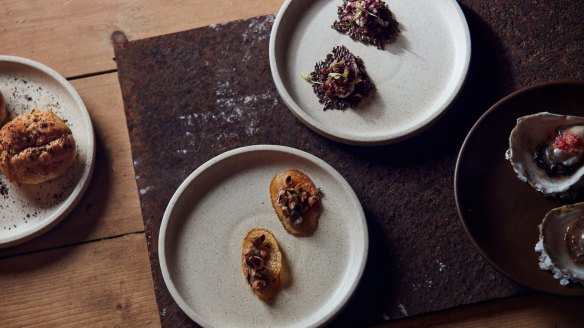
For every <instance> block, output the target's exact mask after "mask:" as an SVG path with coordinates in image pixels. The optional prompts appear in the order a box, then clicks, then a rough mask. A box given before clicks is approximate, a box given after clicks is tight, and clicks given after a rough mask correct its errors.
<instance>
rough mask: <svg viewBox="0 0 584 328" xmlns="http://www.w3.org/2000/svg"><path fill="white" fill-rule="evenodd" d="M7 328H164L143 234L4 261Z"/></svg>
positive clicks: (0, 277)
mask: <svg viewBox="0 0 584 328" xmlns="http://www.w3.org/2000/svg"><path fill="white" fill-rule="evenodd" d="M0 290H1V291H2V297H0V323H1V324H0V325H1V326H2V327H41V326H42V327H90V326H91V327H159V326H160V321H159V319H158V310H157V306H156V300H155V296H154V289H153V285H152V277H151V275H150V264H149V262H148V255H147V252H146V242H145V240H144V235H143V234H133V235H128V236H125V237H120V238H114V239H109V240H104V241H99V242H92V243H88V244H84V245H79V246H75V247H66V248H61V249H57V250H52V251H46V252H40V253H35V254H29V255H23V256H17V257H13V258H8V259H3V260H0Z"/></svg>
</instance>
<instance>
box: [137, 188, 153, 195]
mask: <svg viewBox="0 0 584 328" xmlns="http://www.w3.org/2000/svg"><path fill="white" fill-rule="evenodd" d="M150 190H152V187H150V186H148V187H145V188H142V189H140V195H146V194H147V193H148V192H149V191H150Z"/></svg>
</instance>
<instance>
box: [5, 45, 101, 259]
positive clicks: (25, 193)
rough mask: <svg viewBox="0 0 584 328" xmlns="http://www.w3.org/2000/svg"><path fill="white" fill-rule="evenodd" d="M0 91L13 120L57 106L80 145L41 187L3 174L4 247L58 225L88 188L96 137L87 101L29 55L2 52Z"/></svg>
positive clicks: (57, 110)
mask: <svg viewBox="0 0 584 328" xmlns="http://www.w3.org/2000/svg"><path fill="white" fill-rule="evenodd" d="M0 92H2V95H3V96H4V100H5V101H6V105H7V108H8V111H9V115H10V118H11V119H12V118H14V117H15V116H17V115H19V114H21V113H23V112H26V111H30V110H32V109H34V108H38V109H43V110H46V109H49V108H50V109H52V110H53V111H54V112H55V113H56V114H57V115H58V116H59V117H61V118H62V119H64V120H66V122H67V125H68V126H69V128H70V129H71V131H72V132H73V137H74V138H75V142H76V144H77V157H76V159H75V162H74V163H73V165H72V167H71V168H70V169H69V171H67V173H66V174H65V175H63V176H61V177H59V178H57V179H54V180H51V181H48V182H45V183H42V184H38V185H20V186H19V185H16V184H12V183H10V182H8V179H6V177H5V176H4V175H1V174H0V248H3V247H9V246H13V245H16V244H19V243H22V242H24V241H27V240H29V239H31V238H34V237H36V236H38V235H40V234H42V233H44V232H46V231H48V230H49V229H51V228H52V227H54V226H55V225H56V224H57V223H59V222H60V221H61V220H62V219H63V218H64V217H65V216H66V215H67V214H68V213H69V212H70V211H71V209H72V208H73V207H75V205H76V204H77V203H78V202H79V200H80V199H81V197H82V196H83V193H84V192H85V190H86V189H87V185H88V184H89V180H90V178H91V174H92V172H93V165H94V159H95V140H94V135H93V127H92V124H91V119H90V118H89V114H88V112H87V108H86V107H85V104H84V103H83V101H82V100H81V97H80V96H79V94H78V93H77V91H76V90H75V89H74V88H73V86H72V85H71V84H70V83H69V82H68V81H67V80H65V78H63V77H62V76H61V75H59V73H57V72H55V71H54V70H52V69H51V68H49V67H47V66H45V65H43V64H40V63H38V62H35V61H32V60H30V59H25V58H20V57H14V56H0Z"/></svg>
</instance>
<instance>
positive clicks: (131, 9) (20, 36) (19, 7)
mask: <svg viewBox="0 0 584 328" xmlns="http://www.w3.org/2000/svg"><path fill="white" fill-rule="evenodd" d="M283 2H284V1H283V0H248V1H239V0H223V1H216V0H169V1H158V0H132V1H125V0H100V1H92V0H82V1H72V0H65V1H63V0H44V1H36V0H6V1H3V3H2V6H1V9H0V12H1V13H2V14H1V17H2V19H0V53H2V54H9V55H15V56H22V57H28V58H31V59H34V60H38V61H40V62H42V63H44V64H46V65H48V66H50V67H52V68H54V69H55V70H57V71H58V72H60V73H61V74H63V75H65V76H67V77H71V76H77V75H83V74H88V73H93V72H98V71H105V70H110V69H115V67H116V66H115V62H114V61H113V60H112V58H113V50H112V45H111V41H110V38H111V34H112V32H114V31H122V32H124V33H125V34H126V35H127V36H128V38H129V39H131V40H135V39H142V38H146V37H150V36H155V35H160V34H166V33H172V32H178V31H183V30H188V29H192V28H195V27H200V26H205V25H209V24H213V23H220V22H224V21H229V20H234V19H241V18H248V17H253V16H258V15H265V14H273V13H275V12H277V11H278V9H279V8H280V5H281V4H282V3H283Z"/></svg>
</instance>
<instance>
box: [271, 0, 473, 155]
mask: <svg viewBox="0 0 584 328" xmlns="http://www.w3.org/2000/svg"><path fill="white" fill-rule="evenodd" d="M341 3H342V1H341V0H335V1H330V0H316V1H315V0H287V1H286V2H285V3H284V5H283V6H282V8H281V9H280V12H279V13H278V15H277V17H276V20H275V22H274V26H273V29H272V34H271V38H270V67H271V70H272V76H273V78H274V82H275V84H276V87H277V89H278V92H279V93H280V95H281V96H282V98H283V99H284V101H285V103H286V105H288V107H289V108H290V110H291V111H292V112H293V113H294V114H295V115H296V116H297V117H298V118H299V119H300V120H301V121H302V122H304V123H305V124H306V125H307V126H308V127H310V128H312V129H313V130H314V131H316V132H318V133H320V134H321V135H323V136H325V137H328V138H331V139H333V140H336V141H340V142H344V143H349V144H357V145H378V144H387V143H392V142H397V141H400V140H403V139H406V138H408V137H411V136H413V135H415V134H417V133H419V132H420V131H422V130H423V129H425V128H426V127H428V126H429V125H431V124H432V123H434V122H435V121H436V120H437V119H438V118H439V117H440V116H441V115H442V114H443V113H444V111H445V110H446V109H447V108H448V106H449V105H450V103H451V102H452V101H453V100H454V98H455V97H456V95H457V93H458V92H459V90H460V88H461V87H462V85H463V83H464V80H465V78H466V74H467V70H468V66H469V62H470V51H471V49H470V34H469V30H468V26H467V23H466V20H465V18H464V14H463V13H462V11H461V9H460V7H459V6H458V4H457V3H456V1H454V0H391V1H386V3H388V6H389V8H390V10H391V11H392V12H393V14H394V17H395V18H396V20H397V21H398V23H399V28H400V30H401V32H400V34H399V35H398V37H397V39H396V40H395V41H394V42H393V43H390V44H386V46H385V49H384V50H378V49H377V48H376V47H375V46H369V45H365V44H363V43H361V42H357V41H354V40H353V39H351V38H350V37H349V36H347V35H345V34H342V33H340V32H338V31H336V30H334V29H332V28H331V27H330V26H331V24H332V23H333V21H335V19H337V6H339V5H340V4H341ZM337 45H344V46H346V47H347V48H348V49H349V51H351V52H352V53H353V54H354V55H356V56H358V57H360V58H361V59H362V60H363V62H364V65H365V69H366V71H367V73H368V74H369V76H370V78H371V80H372V81H373V83H374V84H375V86H376V90H374V91H373V92H372V93H370V94H369V95H368V96H367V97H366V98H364V100H363V101H362V102H361V104H359V106H358V107H357V108H355V109H346V110H344V111H339V110H327V111H323V107H324V106H323V105H322V104H320V103H319V102H318V99H317V97H316V95H315V94H314V93H313V91H312V86H311V85H310V84H309V83H308V82H306V81H305V80H303V79H302V78H301V77H300V73H309V72H312V71H313V70H314V65H315V63H316V62H319V61H322V60H324V59H325V57H326V55H327V54H328V53H330V52H331V50H332V49H333V47H335V46H337Z"/></svg>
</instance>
